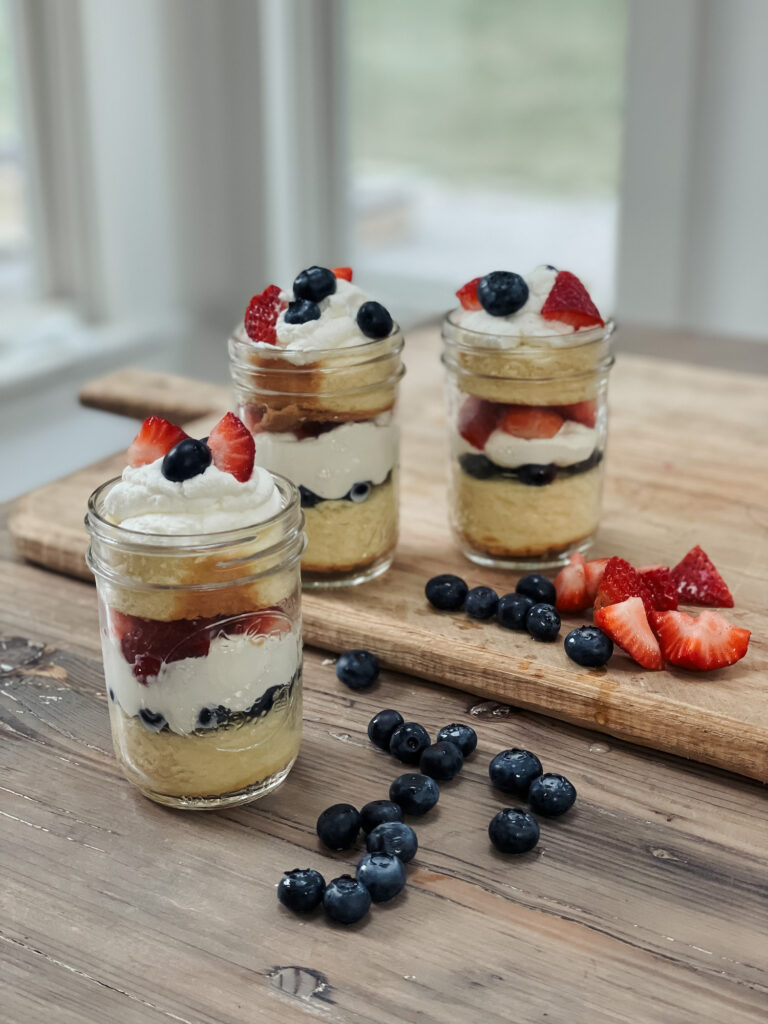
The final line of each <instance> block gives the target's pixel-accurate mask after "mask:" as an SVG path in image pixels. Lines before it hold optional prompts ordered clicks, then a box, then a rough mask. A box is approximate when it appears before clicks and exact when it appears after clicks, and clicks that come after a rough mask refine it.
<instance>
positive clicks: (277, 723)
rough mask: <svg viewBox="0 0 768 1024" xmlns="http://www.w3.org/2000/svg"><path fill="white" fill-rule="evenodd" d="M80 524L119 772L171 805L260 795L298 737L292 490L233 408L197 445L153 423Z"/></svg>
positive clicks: (297, 532)
mask: <svg viewBox="0 0 768 1024" xmlns="http://www.w3.org/2000/svg"><path fill="white" fill-rule="evenodd" d="M86 525H87V527H88V530H89V532H90V534H91V544H90V548H89V551H88V564H89V566H90V567H91V569H92V571H93V572H94V575H95V577H96V583H97V589H98V594H99V607H100V623H101V640H102V650H103V656H104V676H105V681H106V685H107V694H108V699H109V714H110V722H111V727H112V738H113V742H114V747H115V752H116V755H117V758H118V760H119V762H120V765H121V767H122V770H123V772H124V774H125V775H126V776H127V777H128V779H129V780H130V781H131V782H133V783H134V785H136V786H137V787H138V788H139V789H140V790H141V791H142V792H143V793H144V794H145V795H146V796H148V797H150V798H152V799H153V800H156V801H158V802H160V803H164V804H169V805H171V806H176V807H187V808H207V807H221V806H225V805H227V804H232V803H238V802H244V801H247V800H252V799H255V798H256V797H258V796H262V795H264V794H265V793H267V792H270V791H271V790H272V789H274V788H275V786H277V785H279V783H280V782H281V781H282V780H283V779H284V778H285V777H286V775H287V774H288V772H289V770H290V768H291V766H292V764H293V762H294V760H295V758H296V755H297V753H298V750H299V742H300V738H301V651H302V647H301V614H300V573H299V563H300V559H301V554H302V552H303V549H304V543H305V541H304V535H303V532H302V527H303V517H302V513H301V508H300V502H299V496H298V493H297V491H296V488H295V487H294V486H293V485H292V484H291V483H290V482H289V481H288V480H285V479H283V478H280V477H276V476H274V475H273V474H272V473H270V472H269V471H268V470H266V469H263V468H262V467H260V466H257V465H255V463H254V444H253V439H252V437H251V434H250V432H249V431H248V430H247V428H246V427H245V426H244V425H243V423H242V422H241V421H240V420H238V419H237V417H235V416H234V415H233V414H232V413H228V414H227V415H226V416H225V417H224V418H223V419H222V420H221V421H220V422H219V423H218V424H217V425H216V426H215V427H214V429H213V430H212V431H211V434H210V436H209V437H208V438H204V439H194V438H190V437H187V436H186V434H185V433H184V431H183V430H181V429H180V428H179V427H176V426H174V425H172V424H170V423H168V422H167V421H165V420H163V419H160V418H159V417H155V416H153V417H150V418H149V419H148V420H146V421H145V422H144V424H143V426H142V428H141V430H140V432H139V434H138V436H137V437H136V439H135V441H134V443H133V444H132V446H131V448H130V449H129V452H128V466H127V467H126V469H125V470H124V472H123V474H122V477H120V478H117V479H115V480H110V481H108V482H107V483H106V484H104V485H103V486H102V487H100V488H99V489H98V490H96V491H95V492H94V494H93V495H92V496H91V499H90V501H89V506H88V515H87V517H86Z"/></svg>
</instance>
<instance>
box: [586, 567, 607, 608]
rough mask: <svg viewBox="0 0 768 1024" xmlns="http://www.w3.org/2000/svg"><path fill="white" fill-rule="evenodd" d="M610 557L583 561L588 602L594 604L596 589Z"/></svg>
mask: <svg viewBox="0 0 768 1024" xmlns="http://www.w3.org/2000/svg"><path fill="white" fill-rule="evenodd" d="M609 562H610V558H593V559H592V561H591V562H585V563H584V577H585V579H586V584H587V597H588V598H589V603H590V604H594V601H595V598H596V597H597V589H598V587H599V586H600V582H601V580H602V578H603V575H604V573H605V567H606V565H608V563H609Z"/></svg>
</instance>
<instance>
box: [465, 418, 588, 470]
mask: <svg viewBox="0 0 768 1024" xmlns="http://www.w3.org/2000/svg"><path fill="white" fill-rule="evenodd" d="M596 445H597V431H596V430H595V429H594V427H586V426H584V424H583V423H576V422H575V421H574V420H566V421H565V423H563V425H562V427H560V429H559V430H558V432H557V433H556V434H555V435H554V437H531V438H527V437H515V435H514V434H508V433H507V432H506V431H504V430H498V429H497V430H494V432H493V433H492V434H491V436H490V437H489V438H488V440H487V442H486V444H485V448H484V449H480V448H475V447H474V445H471V444H469V442H468V441H465V440H464V438H463V437H460V436H458V435H457V454H458V455H463V454H464V453H465V452H471V453H472V454H474V455H485V456H486V457H487V458H489V459H490V460H491V462H494V463H495V464H496V465H497V466H503V467H504V468H505V469H516V468H517V467H518V466H527V465H532V464H533V465H539V466H544V465H550V464H551V463H553V464H554V465H555V466H575V465H576V463H577V462H584V461H585V460H586V459H588V458H589V456H590V455H591V454H592V452H593V451H594V450H595V446H596Z"/></svg>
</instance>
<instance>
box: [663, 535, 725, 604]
mask: <svg viewBox="0 0 768 1024" xmlns="http://www.w3.org/2000/svg"><path fill="white" fill-rule="evenodd" d="M670 571H671V573H672V579H673V580H674V581H675V586H676V587H677V594H678V597H679V599H680V601H681V602H682V603H683V604H704V605H714V606H715V607H717V608H733V597H732V595H731V592H730V590H729V589H728V586H727V584H726V582H725V580H724V579H723V577H722V576H721V575H720V573H719V572H718V571H717V569H716V568H715V567H714V565H713V564H712V560H711V559H710V557H709V555H708V554H707V553H706V551H703V550H702V549H701V548H700V547H699V545H698V544H697V545H696V547H695V548H691V550H690V551H689V552H688V554H687V555H686V556H685V558H683V560H682V561H681V562H678V564H677V565H676V566H675V567H674V568H673V569H671V570H670Z"/></svg>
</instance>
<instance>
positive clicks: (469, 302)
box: [456, 277, 483, 309]
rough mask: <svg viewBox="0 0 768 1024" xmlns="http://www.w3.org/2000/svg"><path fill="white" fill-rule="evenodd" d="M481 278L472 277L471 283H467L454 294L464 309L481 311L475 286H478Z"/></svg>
mask: <svg viewBox="0 0 768 1024" xmlns="http://www.w3.org/2000/svg"><path fill="white" fill-rule="evenodd" d="M480 281H481V278H479V277H473V278H472V280H471V281H467V283H466V284H463V285H462V286H461V288H459V290H458V291H457V292H456V298H457V299H458V300H459V302H460V303H461V304H462V306H463V307H464V309H482V308H483V307H482V305H481V304H480V299H478V297H477V286H478V285H479V284H480Z"/></svg>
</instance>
